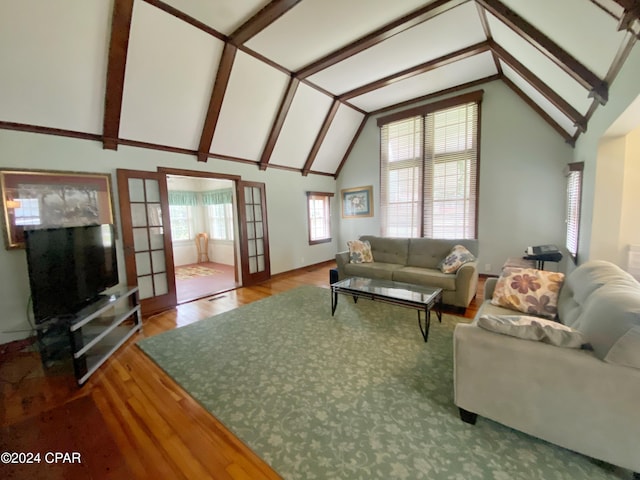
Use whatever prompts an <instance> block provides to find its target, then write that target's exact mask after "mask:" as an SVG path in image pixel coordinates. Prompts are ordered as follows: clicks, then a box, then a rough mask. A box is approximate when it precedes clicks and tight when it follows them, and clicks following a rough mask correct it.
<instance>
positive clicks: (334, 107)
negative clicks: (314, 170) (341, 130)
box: [302, 99, 340, 177]
mask: <svg viewBox="0 0 640 480" xmlns="http://www.w3.org/2000/svg"><path fill="white" fill-rule="evenodd" d="M338 108H340V102H339V101H338V100H337V99H336V100H334V101H333V103H332V104H331V108H329V111H328V112H327V116H326V117H325V119H324V123H323V124H322V127H321V128H320V132H318V136H317V137H316V141H315V142H314V143H313V147H311V151H310V152H309V156H308V157H307V161H306V162H305V164H304V167H302V175H303V176H305V177H306V176H307V175H309V172H310V171H311V165H313V162H314V161H315V159H316V157H317V156H318V151H320V146H321V145H322V142H324V139H325V137H326V136H327V132H328V131H329V127H330V126H331V122H333V119H334V118H335V116H336V113H337V112H338Z"/></svg>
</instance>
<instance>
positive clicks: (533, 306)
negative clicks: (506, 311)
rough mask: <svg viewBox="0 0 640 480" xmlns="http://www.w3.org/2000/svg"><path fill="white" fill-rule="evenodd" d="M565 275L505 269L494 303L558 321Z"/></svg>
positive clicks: (497, 285)
mask: <svg viewBox="0 0 640 480" xmlns="http://www.w3.org/2000/svg"><path fill="white" fill-rule="evenodd" d="M563 282H564V274H563V273H559V272H546V271H544V270H536V269H534V268H504V269H503V270H502V274H501V275H500V278H499V279H498V282H497V283H496V288H495V290H494V292H493V298H492V299H491V303H492V304H494V305H498V306H500V307H506V308H510V309H512V310H518V311H520V312H524V313H531V314H534V315H540V316H541V317H546V318H554V317H555V316H556V314H557V313H558V293H559V292H560V288H561V287H562V284H563Z"/></svg>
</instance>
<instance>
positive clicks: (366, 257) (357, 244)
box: [347, 240, 373, 263]
mask: <svg viewBox="0 0 640 480" xmlns="http://www.w3.org/2000/svg"><path fill="white" fill-rule="evenodd" d="M347 246H348V247H349V262H350V263H371V262H373V255H372V254H371V244H370V243H369V241H368V240H365V241H364V242H363V241H360V240H351V241H350V242H347Z"/></svg>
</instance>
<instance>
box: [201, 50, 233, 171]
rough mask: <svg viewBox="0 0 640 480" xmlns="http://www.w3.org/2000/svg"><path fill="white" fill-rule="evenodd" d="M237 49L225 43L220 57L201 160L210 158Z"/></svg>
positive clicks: (205, 125)
mask: <svg viewBox="0 0 640 480" xmlns="http://www.w3.org/2000/svg"><path fill="white" fill-rule="evenodd" d="M237 50H238V49H237V48H236V46H235V45H231V44H230V43H225V45H224V50H223V51H222V57H221V58H220V65H219V66H218V73H217V74H216V80H215V83H214V85H213V89H212V91H211V100H210V101H209V109H208V110H207V116H206V118H205V121H204V126H203V127H202V135H201V136H200V145H199V147H198V161H199V162H206V161H207V159H208V158H209V150H210V149H211V142H212V141H213V134H214V133H215V131H216V126H217V125H218V118H219V117H220V108H221V107H222V101H223V99H224V94H225V92H226V91H227V85H228V84H229V77H230V76H231V69H232V68H233V60H234V59H235V57H236V51H237Z"/></svg>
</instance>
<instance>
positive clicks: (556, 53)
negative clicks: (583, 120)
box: [476, 0, 609, 105]
mask: <svg viewBox="0 0 640 480" xmlns="http://www.w3.org/2000/svg"><path fill="white" fill-rule="evenodd" d="M476 1H477V2H478V4H480V5H481V6H482V7H484V8H485V9H486V10H487V11H488V12H489V13H491V14H492V15H494V16H495V17H496V18H498V20H500V21H501V22H502V23H504V24H505V25H507V26H508V27H509V28H511V29H512V30H513V31H514V32H516V33H517V34H518V35H520V36H521V37H522V38H524V39H525V40H527V41H528V42H529V43H531V44H532V45H533V46H534V47H536V48H537V49H538V50H540V52H542V53H543V54H544V55H545V56H547V58H549V59H550V60H551V61H553V62H554V63H555V64H556V65H557V66H558V67H560V68H561V69H562V70H563V71H564V72H565V73H567V74H568V75H570V76H571V78H573V79H574V80H576V81H577V82H578V83H580V85H582V86H583V87H584V88H586V89H587V90H589V96H590V97H593V98H595V99H597V100H598V101H599V102H600V103H601V104H602V105H604V104H606V103H607V100H608V98H609V86H608V84H607V82H605V81H604V80H602V79H600V78H599V77H598V76H597V75H596V74H595V73H593V72H592V71H591V70H590V69H588V68H587V67H586V66H584V65H583V64H582V63H581V62H579V61H578V60H577V59H576V58H575V57H573V56H572V55H570V54H569V53H568V52H567V51H566V50H564V49H563V48H562V47H560V46H559V45H558V44H557V43H555V42H554V41H553V40H551V39H550V38H549V37H547V36H546V35H545V34H544V33H542V32H541V31H540V30H538V29H537V28H536V27H534V26H533V25H532V24H530V23H529V22H527V21H526V20H525V19H524V18H522V17H521V16H520V15H518V14H517V13H515V12H514V11H513V10H511V9H510V8H508V7H507V6H505V5H504V4H503V3H502V2H500V1H499V0H476Z"/></svg>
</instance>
